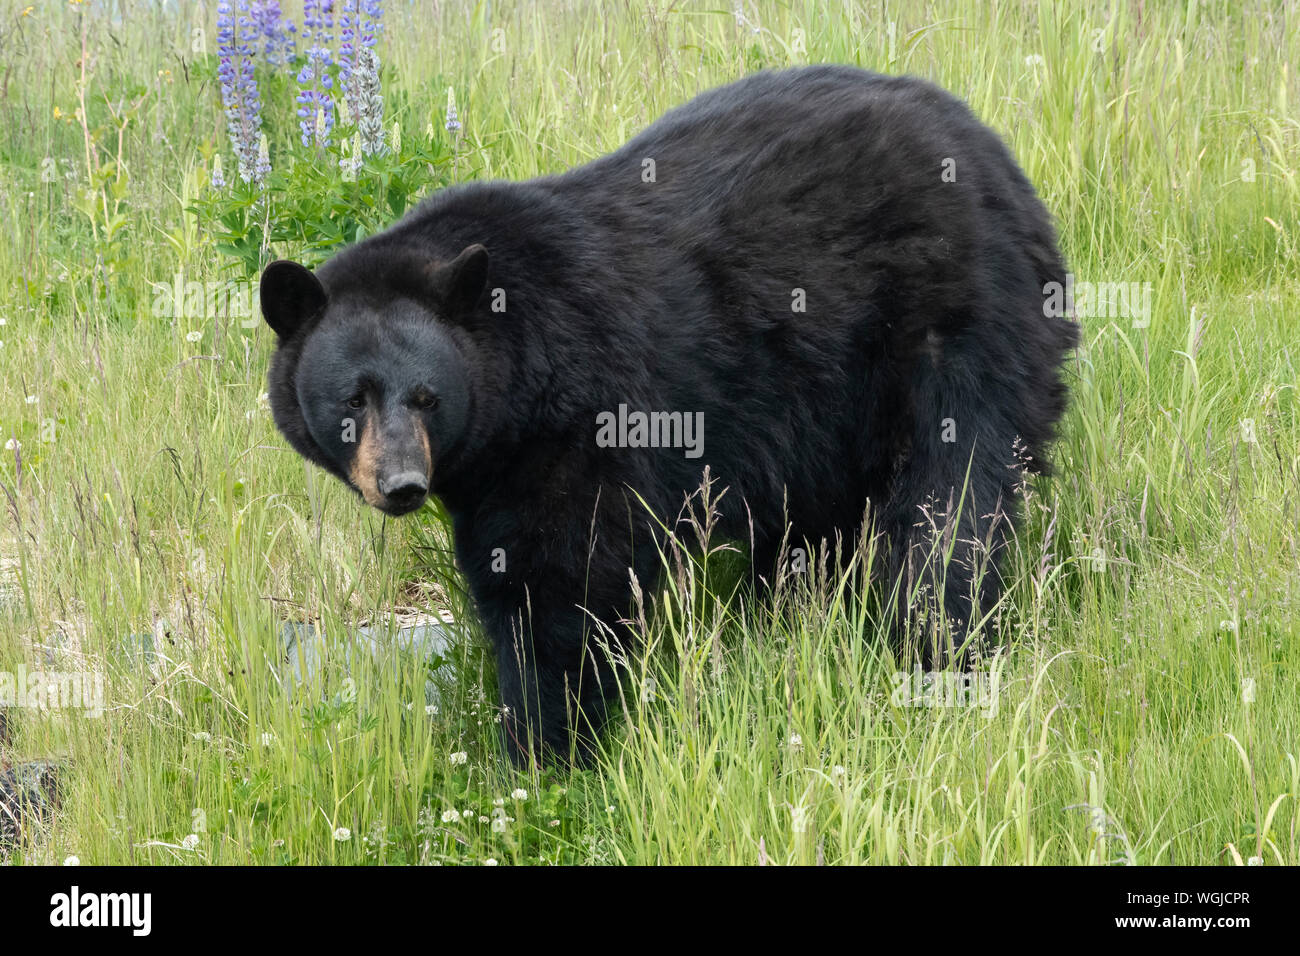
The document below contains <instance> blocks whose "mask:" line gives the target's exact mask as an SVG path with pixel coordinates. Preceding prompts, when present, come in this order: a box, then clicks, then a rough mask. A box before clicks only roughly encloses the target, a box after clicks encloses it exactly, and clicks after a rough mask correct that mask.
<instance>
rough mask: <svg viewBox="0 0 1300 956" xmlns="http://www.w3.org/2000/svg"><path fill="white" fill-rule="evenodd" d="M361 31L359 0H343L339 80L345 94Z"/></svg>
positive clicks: (340, 28)
mask: <svg viewBox="0 0 1300 956" xmlns="http://www.w3.org/2000/svg"><path fill="white" fill-rule="evenodd" d="M360 32H361V17H360V16H359V15H358V10H357V0H343V9H342V11H341V12H340V13H339V58H338V64H339V82H340V83H341V84H342V85H343V90H344V94H345V95H346V93H347V89H348V80H349V79H351V77H352V66H353V64H354V63H355V62H356V61H355V57H356V53H357V40H358V39H359V37H360Z"/></svg>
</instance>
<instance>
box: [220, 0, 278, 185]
mask: <svg viewBox="0 0 1300 956" xmlns="http://www.w3.org/2000/svg"><path fill="white" fill-rule="evenodd" d="M237 9H238V12H239V16H236V5H235V4H232V3H231V2H230V0H220V2H219V3H218V4H217V59H218V67H217V77H218V79H219V80H220V83H221V102H222V105H223V106H225V108H226V128H227V130H228V131H229V133H230V144H231V146H232V147H233V148H234V151H235V159H236V160H237V161H238V164H239V178H240V179H242V180H243V181H244V182H246V183H247V182H252V183H256V184H261V183H262V182H263V181H264V180H265V178H266V175H265V171H264V170H263V169H262V167H261V165H260V164H259V163H258V161H257V153H258V144H259V141H260V138H261V133H262V100H261V97H260V96H259V94H258V91H257V80H256V78H254V76H253V57H252V50H251V49H250V48H249V45H248V42H247V39H246V38H247V36H248V34H249V33H250V32H251V31H252V23H251V21H250V20H249V18H248V16H247V13H248V0H240V2H239V3H238V4H237ZM268 167H269V164H268ZM267 171H269V168H268V170H267Z"/></svg>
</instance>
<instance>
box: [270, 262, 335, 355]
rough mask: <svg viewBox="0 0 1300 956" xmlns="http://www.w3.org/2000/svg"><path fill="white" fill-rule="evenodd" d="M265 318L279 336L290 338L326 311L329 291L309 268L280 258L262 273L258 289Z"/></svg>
mask: <svg viewBox="0 0 1300 956" xmlns="http://www.w3.org/2000/svg"><path fill="white" fill-rule="evenodd" d="M258 292H259V295H260V297H261V300H262V315H263V316H264V317H265V318H266V324H267V325H269V326H270V327H271V328H272V329H274V330H275V334H276V335H278V336H279V337H280V338H282V339H287V338H289V337H290V336H292V335H293V334H294V333H295V332H297V331H298V330H299V329H300V328H302V326H303V323H305V322H306V321H307V320H308V319H310V318H313V317H314V316H316V315H317V314H319V313H320V312H321V311H323V310H324V308H325V302H326V297H325V288H324V287H323V286H322V285H321V284H320V280H319V279H317V278H316V277H315V276H314V275H312V273H311V271H310V270H309V269H307V268H306V267H305V266H300V265H299V264H298V263H296V262H290V261H289V260H288V259H277V260H276V261H275V262H272V263H271V264H270V265H269V266H267V267H266V268H265V269H264V270H262V281H261V283H260V285H259V287H258Z"/></svg>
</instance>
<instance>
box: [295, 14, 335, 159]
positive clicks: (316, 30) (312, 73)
mask: <svg viewBox="0 0 1300 956" xmlns="http://www.w3.org/2000/svg"><path fill="white" fill-rule="evenodd" d="M302 25H303V29H302V39H303V42H304V43H310V46H308V48H307V62H306V63H305V64H304V65H303V68H302V69H301V70H300V71H299V73H298V86H299V92H298V126H299V128H300V129H301V130H302V144H303V145H304V146H310V145H311V144H312V140H313V139H315V140H316V144H317V145H318V146H328V145H329V134H330V131H331V130H333V129H334V96H333V93H332V92H331V91H332V89H333V86H334V78H333V77H332V76H331V75H330V73H329V68H330V66H331V65H333V62H334V60H333V52H332V51H331V48H330V45H331V43H332V42H333V35H332V32H333V29H334V2H333V0H303V17H302Z"/></svg>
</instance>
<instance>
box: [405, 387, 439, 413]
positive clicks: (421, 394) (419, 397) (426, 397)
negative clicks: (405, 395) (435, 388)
mask: <svg viewBox="0 0 1300 956" xmlns="http://www.w3.org/2000/svg"><path fill="white" fill-rule="evenodd" d="M411 404H412V405H414V406H415V407H416V408H419V409H421V410H423V411H428V410H429V409H431V408H437V407H438V396H437V395H434V394H433V393H432V392H426V391H424V390H423V389H421V390H420V391H418V392H416V393H415V394H414V395H412V396H411Z"/></svg>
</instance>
